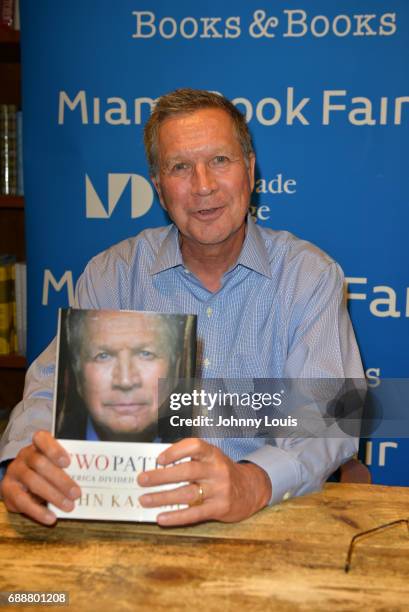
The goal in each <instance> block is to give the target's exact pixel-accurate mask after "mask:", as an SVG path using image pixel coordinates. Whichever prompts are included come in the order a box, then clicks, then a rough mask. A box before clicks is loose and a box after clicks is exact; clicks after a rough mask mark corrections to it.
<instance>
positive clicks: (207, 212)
mask: <svg viewBox="0 0 409 612" xmlns="http://www.w3.org/2000/svg"><path fill="white" fill-rule="evenodd" d="M222 210H223V206H214V207H213V208H202V209H200V210H198V211H197V212H195V213H194V214H195V215H196V216H198V217H199V218H202V219H209V218H211V217H215V216H217V215H218V214H220V213H221V211H222Z"/></svg>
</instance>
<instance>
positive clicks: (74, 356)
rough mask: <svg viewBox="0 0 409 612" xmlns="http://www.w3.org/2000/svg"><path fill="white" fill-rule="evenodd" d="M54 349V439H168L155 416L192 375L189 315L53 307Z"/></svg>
mask: <svg viewBox="0 0 409 612" xmlns="http://www.w3.org/2000/svg"><path fill="white" fill-rule="evenodd" d="M57 351H58V360H57V372H56V377H57V379H56V393H55V396H54V428H53V431H54V435H55V437H56V438H60V439H70V440H90V441H91V440H94V441H97V440H101V441H103V440H106V441H111V442H154V441H155V442H158V441H159V442H168V441H169V442H171V441H173V440H174V439H175V438H174V436H175V432H174V431H173V432H172V431H169V440H165V439H163V437H164V434H163V427H162V428H161V429H160V431H161V439H158V429H159V421H160V418H161V414H162V412H164V411H165V410H166V408H167V406H168V401H169V395H170V394H171V393H172V392H174V391H175V390H176V389H177V390H179V391H180V390H181V388H182V387H183V388H182V390H184V388H185V386H186V385H187V386H188V385H189V381H190V380H191V379H193V377H194V368H195V361H196V316H195V315H179V314H162V313H152V312H137V311H122V310H121V311H115V310H81V309H74V308H67V309H60V313H59V327H58V345H57ZM172 436H173V437H172Z"/></svg>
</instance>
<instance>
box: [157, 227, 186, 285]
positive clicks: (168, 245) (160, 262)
mask: <svg viewBox="0 0 409 612" xmlns="http://www.w3.org/2000/svg"><path fill="white" fill-rule="evenodd" d="M176 266H183V259H182V253H181V251H180V246H179V231H178V229H177V227H176V225H174V224H173V223H172V225H171V226H170V229H169V231H168V233H167V234H166V237H165V239H164V241H163V242H162V244H161V245H160V247H159V251H158V254H157V256H156V259H155V261H154V262H153V266H152V268H151V271H150V273H151V274H152V275H153V274H158V273H159V272H163V271H164V270H169V268H176Z"/></svg>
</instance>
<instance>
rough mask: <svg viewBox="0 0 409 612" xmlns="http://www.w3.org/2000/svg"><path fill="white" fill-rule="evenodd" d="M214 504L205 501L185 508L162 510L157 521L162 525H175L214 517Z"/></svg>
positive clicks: (190, 523) (191, 523) (189, 523)
mask: <svg viewBox="0 0 409 612" xmlns="http://www.w3.org/2000/svg"><path fill="white" fill-rule="evenodd" d="M212 505H213V504H205V503H203V504H202V505H200V506H192V507H190V508H186V509H184V510H175V511H172V512H162V513H161V514H159V515H158V518H157V523H158V525H161V526H162V527H171V526H173V527H175V526H176V525H193V524H194V523H200V522H202V521H208V520H210V519H212V518H213V515H212V512H211V508H212Z"/></svg>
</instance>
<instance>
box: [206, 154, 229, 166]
mask: <svg viewBox="0 0 409 612" xmlns="http://www.w3.org/2000/svg"><path fill="white" fill-rule="evenodd" d="M229 162H230V159H229V158H228V157H227V155H216V157H213V159H212V160H211V162H210V165H211V166H227V164H228V163H229Z"/></svg>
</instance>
